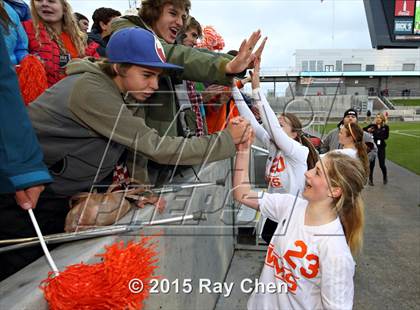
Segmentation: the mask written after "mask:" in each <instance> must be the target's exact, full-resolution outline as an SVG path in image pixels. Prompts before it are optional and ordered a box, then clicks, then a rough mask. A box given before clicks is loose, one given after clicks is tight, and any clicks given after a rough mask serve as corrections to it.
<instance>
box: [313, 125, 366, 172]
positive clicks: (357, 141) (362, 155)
mask: <svg viewBox="0 0 420 310" xmlns="http://www.w3.org/2000/svg"><path fill="white" fill-rule="evenodd" d="M363 135H364V133H363V129H362V128H361V127H360V126H359V125H357V124H355V123H348V124H346V125H343V126H341V128H340V131H339V133H338V142H339V143H340V144H341V145H342V146H343V148H342V149H336V150H333V151H331V152H338V153H342V154H346V155H348V156H350V157H352V158H355V159H359V160H360V161H361V163H362V165H363V168H364V169H365V173H366V177H367V176H368V175H369V159H368V154H367V147H366V144H365V142H364V139H363ZM324 155H325V154H323V155H321V157H323V156H324Z"/></svg>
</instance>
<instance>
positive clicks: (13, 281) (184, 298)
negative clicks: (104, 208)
mask: <svg viewBox="0 0 420 310" xmlns="http://www.w3.org/2000/svg"><path fill="white" fill-rule="evenodd" d="M230 167H231V160H225V161H221V162H217V163H212V164H209V165H208V166H206V167H205V168H204V169H202V171H200V172H199V174H198V176H199V177H200V179H201V181H203V182H204V181H214V180H217V179H226V186H210V187H205V188H200V189H190V190H183V191H181V192H178V193H176V194H167V195H165V198H166V200H167V201H168V208H167V210H166V211H165V213H164V214H162V215H155V212H154V209H153V207H146V208H145V209H142V210H140V211H139V210H137V212H131V213H130V214H129V215H128V216H126V217H125V218H124V219H123V220H122V222H130V221H131V220H132V219H137V220H138V219H141V220H143V221H147V220H150V219H155V220H156V219H163V218H170V217H175V216H179V215H183V214H191V213H192V212H194V211H198V210H201V211H204V212H206V213H207V214H206V216H207V220H206V221H200V222H191V221H190V222H186V223H184V224H183V225H181V224H172V225H171V226H160V227H148V228H144V229H142V230H141V231H138V232H136V233H134V234H132V235H124V236H108V237H102V238H97V239H94V240H85V241H77V242H73V243H69V244H66V245H62V246H60V247H58V248H56V249H55V250H53V251H52V256H53V258H54V260H55V261H56V263H57V266H58V268H59V270H64V268H65V266H68V265H71V264H75V263H79V262H81V261H84V262H89V263H92V262H96V261H98V259H97V258H95V257H94V256H95V255H96V254H98V253H102V252H103V249H104V246H105V245H109V244H112V243H114V242H115V241H118V240H125V241H128V240H133V239H136V238H138V236H139V234H140V233H143V234H146V235H147V234H156V233H159V234H160V236H159V237H157V238H156V240H157V241H158V251H159V263H158V265H159V269H158V271H157V275H160V276H162V277H163V278H167V279H168V280H169V281H170V282H172V281H174V280H176V279H179V281H180V284H181V285H182V281H183V280H184V279H191V283H192V286H193V292H192V293H191V294H184V293H178V294H177V293H176V292H175V291H174V289H171V292H170V293H169V294H158V295H151V296H150V298H149V299H148V300H147V302H146V304H145V309H213V308H214V306H215V304H216V301H217V298H218V294H210V293H207V292H204V293H200V292H199V291H198V281H199V280H200V279H210V280H211V281H212V282H214V281H221V282H222V281H223V280H224V278H225V275H226V274H227V271H228V268H229V264H230V261H231V259H232V256H233V252H234V237H233V236H234V229H233V227H232V225H231V224H232V221H233V220H232V218H233V214H234V213H233V212H231V211H232V198H231V195H230V194H229V189H230V188H231V175H230ZM187 180H191V181H193V177H192V176H191V175H190V176H188V175H187V176H185V177H184V178H183V179H182V180H178V181H179V182H185V181H187ZM48 271H49V267H48V265H47V262H46V260H45V258H43V257H42V258H40V259H38V260H37V261H36V262H34V263H32V264H31V265H29V266H27V267H26V268H24V269H22V270H21V271H20V272H18V273H16V274H15V275H13V276H11V277H9V278H8V279H6V280H4V281H3V282H1V283H0V309H16V310H17V309H19V310H22V309H30V310H36V309H47V308H48V306H47V303H46V301H45V300H44V298H43V295H42V292H41V291H40V289H39V288H38V286H39V284H40V283H41V281H42V280H43V279H44V278H45V277H46V276H47V274H48Z"/></svg>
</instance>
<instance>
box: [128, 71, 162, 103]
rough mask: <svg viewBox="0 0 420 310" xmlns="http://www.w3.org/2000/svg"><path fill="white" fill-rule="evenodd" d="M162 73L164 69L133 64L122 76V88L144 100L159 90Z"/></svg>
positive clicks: (136, 97) (141, 100) (134, 96)
mask: <svg viewBox="0 0 420 310" xmlns="http://www.w3.org/2000/svg"><path fill="white" fill-rule="evenodd" d="M161 73H162V69H157V68H150V67H142V66H132V67H130V68H129V69H127V71H126V72H125V74H124V75H123V76H120V78H121V88H122V89H120V90H121V91H122V92H124V93H125V92H127V93H129V94H130V95H131V96H132V97H133V98H135V99H136V100H138V101H140V102H143V101H145V100H146V99H147V98H149V97H150V96H151V95H153V93H154V92H155V91H156V90H158V88H159V75H160V74H161Z"/></svg>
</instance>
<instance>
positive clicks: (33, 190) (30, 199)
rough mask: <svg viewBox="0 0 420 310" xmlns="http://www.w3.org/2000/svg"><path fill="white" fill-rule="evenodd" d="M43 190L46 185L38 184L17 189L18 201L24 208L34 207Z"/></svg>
mask: <svg viewBox="0 0 420 310" xmlns="http://www.w3.org/2000/svg"><path fill="white" fill-rule="evenodd" d="M43 190H44V185H37V186H33V187H29V188H26V189H23V190H19V191H16V194H15V198H16V203H17V204H18V205H19V206H20V207H21V208H22V209H24V210H29V209H34V208H35V207H36V204H37V203H38V199H39V195H41V193H42V191H43Z"/></svg>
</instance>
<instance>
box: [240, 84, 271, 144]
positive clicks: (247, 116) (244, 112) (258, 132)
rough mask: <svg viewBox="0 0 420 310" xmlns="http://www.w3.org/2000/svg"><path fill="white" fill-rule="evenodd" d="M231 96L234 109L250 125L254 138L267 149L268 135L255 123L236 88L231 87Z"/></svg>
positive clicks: (252, 115)
mask: <svg viewBox="0 0 420 310" xmlns="http://www.w3.org/2000/svg"><path fill="white" fill-rule="evenodd" d="M232 94H233V99H234V100H235V104H236V107H237V108H238V110H239V113H240V114H241V116H243V117H244V118H245V119H247V120H248V121H249V122H250V123H251V126H252V129H253V130H254V132H255V135H256V137H257V138H258V139H259V140H260V141H261V142H263V143H264V145H265V146H266V147H268V145H269V143H270V136H269V134H268V133H267V131H265V129H264V127H263V126H261V125H260V123H258V122H257V120H256V119H255V116H254V114H253V113H252V111H251V109H250V108H249V107H248V105H247V104H246V102H245V99H244V97H243V96H242V94H241V92H240V91H239V89H238V88H237V87H236V86H234V87H232Z"/></svg>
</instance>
